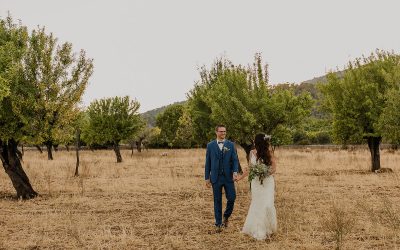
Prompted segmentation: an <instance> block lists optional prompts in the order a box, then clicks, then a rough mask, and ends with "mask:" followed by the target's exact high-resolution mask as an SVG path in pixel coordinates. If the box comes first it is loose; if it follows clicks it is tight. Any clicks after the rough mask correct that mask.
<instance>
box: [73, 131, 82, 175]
mask: <svg viewBox="0 0 400 250" xmlns="http://www.w3.org/2000/svg"><path fill="white" fill-rule="evenodd" d="M80 140H81V130H80V129H77V130H76V146H75V151H76V166H75V174H74V176H79V147H80V144H79V141H80Z"/></svg>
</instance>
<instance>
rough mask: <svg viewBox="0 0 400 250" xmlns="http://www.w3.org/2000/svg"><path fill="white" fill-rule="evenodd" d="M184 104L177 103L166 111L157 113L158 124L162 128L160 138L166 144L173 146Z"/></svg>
mask: <svg viewBox="0 0 400 250" xmlns="http://www.w3.org/2000/svg"><path fill="white" fill-rule="evenodd" d="M183 109H184V106H183V105H182V104H175V105H171V106H168V107H167V108H166V109H165V110H164V112H162V113H160V114H159V115H157V118H156V120H157V121H156V125H157V127H159V128H160V129H161V132H160V135H159V139H160V141H161V143H163V144H164V145H166V146H169V147H173V146H174V140H175V137H176V132H177V130H178V128H179V119H180V118H181V116H182V114H183Z"/></svg>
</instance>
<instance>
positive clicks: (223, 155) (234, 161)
mask: <svg viewBox="0 0 400 250" xmlns="http://www.w3.org/2000/svg"><path fill="white" fill-rule="evenodd" d="M238 162H239V161H238V156H237V152H236V150H235V146H234V144H233V143H232V142H231V141H228V140H225V141H224V146H223V147H222V152H221V150H220V149H219V146H218V143H217V140H213V141H211V142H210V143H208V144H207V152H206V163H205V175H204V178H205V179H206V180H208V179H210V180H211V183H215V182H217V180H218V174H219V172H220V171H221V170H223V172H224V173H225V176H226V177H228V178H227V179H228V180H229V181H232V182H233V172H238ZM221 168H222V169H221Z"/></svg>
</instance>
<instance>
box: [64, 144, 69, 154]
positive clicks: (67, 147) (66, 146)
mask: <svg viewBox="0 0 400 250" xmlns="http://www.w3.org/2000/svg"><path fill="white" fill-rule="evenodd" d="M65 148H66V149H67V152H69V146H68V144H66V145H65Z"/></svg>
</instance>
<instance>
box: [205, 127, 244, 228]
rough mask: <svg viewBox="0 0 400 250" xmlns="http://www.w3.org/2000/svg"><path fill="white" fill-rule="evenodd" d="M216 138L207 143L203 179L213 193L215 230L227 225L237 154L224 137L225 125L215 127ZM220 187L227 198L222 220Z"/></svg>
mask: <svg viewBox="0 0 400 250" xmlns="http://www.w3.org/2000/svg"><path fill="white" fill-rule="evenodd" d="M215 133H216V135H217V139H216V140H213V141H211V142H210V143H208V144H207V153H206V163H205V180H206V186H207V187H210V186H212V189H213V195H214V216H215V226H216V227H217V232H221V230H222V227H223V226H225V227H227V226H228V220H229V216H231V214H232V211H233V206H234V204H235V198H236V191H235V184H234V181H236V180H237V178H238V176H237V172H238V156H237V153H236V150H235V147H234V144H233V143H232V142H231V141H228V140H226V139H225V137H226V127H225V126H224V125H218V126H216V128H215ZM222 188H224V189H225V196H226V199H227V203H226V209H225V212H224V220H223V221H222Z"/></svg>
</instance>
